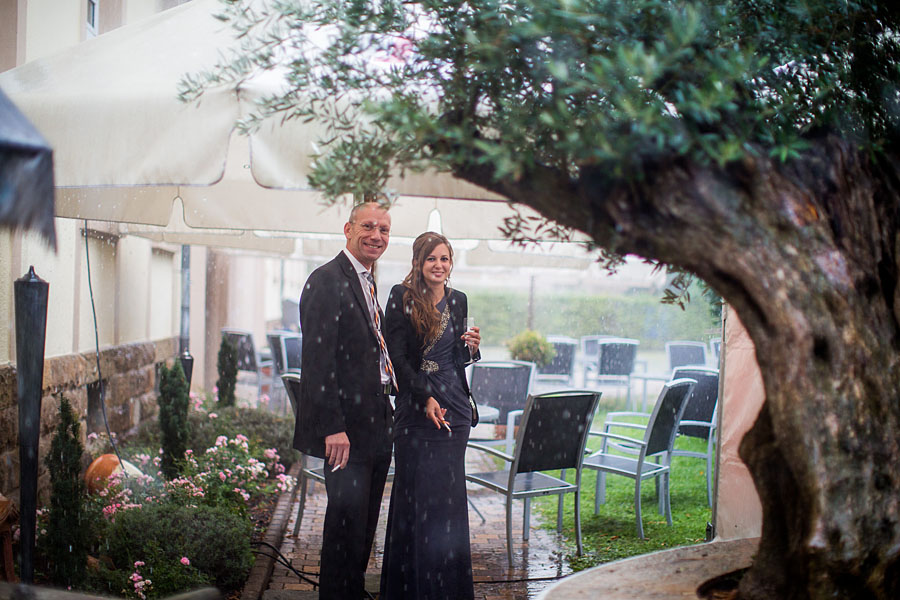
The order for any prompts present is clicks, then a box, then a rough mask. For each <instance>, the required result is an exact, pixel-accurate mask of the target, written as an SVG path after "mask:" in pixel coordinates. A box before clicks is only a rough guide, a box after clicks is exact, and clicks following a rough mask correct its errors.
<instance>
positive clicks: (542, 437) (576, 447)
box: [510, 391, 600, 477]
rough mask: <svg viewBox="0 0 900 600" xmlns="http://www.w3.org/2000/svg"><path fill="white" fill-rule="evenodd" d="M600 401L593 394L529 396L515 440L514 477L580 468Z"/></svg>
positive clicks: (570, 393)
mask: <svg viewBox="0 0 900 600" xmlns="http://www.w3.org/2000/svg"><path fill="white" fill-rule="evenodd" d="M599 401H600V392H591V391H562V392H550V393H547V394H540V395H538V396H529V397H528V401H527V402H526V403H525V411H524V412H523V414H522V420H521V421H520V424H519V433H518V435H517V436H516V454H515V457H514V458H513V464H512V466H511V468H510V471H511V473H513V475H511V476H512V477H514V476H515V475H514V474H515V473H530V472H533V471H551V470H555V469H575V468H578V467H579V466H580V465H581V461H582V460H583V459H584V448H585V444H586V443H587V437H588V432H589V431H590V428H591V421H593V419H594V412H595V411H596V410H597V403H598V402H599Z"/></svg>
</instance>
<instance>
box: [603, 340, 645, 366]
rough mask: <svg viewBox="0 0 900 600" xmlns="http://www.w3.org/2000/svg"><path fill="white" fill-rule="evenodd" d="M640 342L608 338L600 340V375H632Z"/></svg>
mask: <svg viewBox="0 0 900 600" xmlns="http://www.w3.org/2000/svg"><path fill="white" fill-rule="evenodd" d="M638 344H640V342H639V341H638V340H632V339H629V338H606V339H602V340H598V342H597V345H598V348H599V352H600V356H599V360H598V363H597V367H598V368H597V374H598V375H631V373H632V372H633V371H634V359H635V357H636V356H637V347H638Z"/></svg>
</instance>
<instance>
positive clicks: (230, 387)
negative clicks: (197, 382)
mask: <svg viewBox="0 0 900 600" xmlns="http://www.w3.org/2000/svg"><path fill="white" fill-rule="evenodd" d="M216 366H217V368H218V371H219V379H218V381H216V388H218V390H219V391H218V397H219V406H222V407H224V406H234V402H235V398H234V390H235V387H236V386H237V372H238V354H237V348H236V347H235V345H234V344H233V343H232V342H231V340H229V339H228V338H227V337H224V336H223V337H222V344H221V345H220V346H219V357H218V362H217V363H216Z"/></svg>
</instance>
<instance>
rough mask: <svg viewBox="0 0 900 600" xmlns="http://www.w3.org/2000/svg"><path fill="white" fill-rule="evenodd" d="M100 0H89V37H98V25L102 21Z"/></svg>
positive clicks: (86, 24)
mask: <svg viewBox="0 0 900 600" xmlns="http://www.w3.org/2000/svg"><path fill="white" fill-rule="evenodd" d="M99 3H100V0H87V15H86V21H85V27H86V32H87V37H89V38H92V37H94V36H96V35H97V24H98V22H99V20H100V18H99V17H100V7H99V6H98V4H99Z"/></svg>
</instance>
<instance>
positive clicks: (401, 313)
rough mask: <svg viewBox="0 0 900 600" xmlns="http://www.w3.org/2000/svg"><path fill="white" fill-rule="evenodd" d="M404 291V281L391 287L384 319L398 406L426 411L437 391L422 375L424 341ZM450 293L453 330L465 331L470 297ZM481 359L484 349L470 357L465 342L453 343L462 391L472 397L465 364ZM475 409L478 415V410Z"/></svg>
mask: <svg viewBox="0 0 900 600" xmlns="http://www.w3.org/2000/svg"><path fill="white" fill-rule="evenodd" d="M405 291H406V287H405V286H404V285H403V284H397V285H395V286H394V287H393V288H392V289H391V294H390V296H389V297H388V303H387V308H386V310H387V312H386V315H385V321H384V327H385V332H384V335H385V338H386V340H387V346H388V351H389V352H390V355H391V362H392V363H393V365H394V370H395V371H396V373H397V385H399V386H400V389H399V391H398V392H397V405H398V406H399V405H400V404H401V403H403V402H411V403H412V404H413V406H414V407H415V408H416V410H417V411H424V410H425V402H426V401H427V400H428V397H429V396H433V395H434V394H433V392H432V391H431V390H430V389H429V386H428V385H427V384H426V383H424V379H423V378H422V377H419V368H420V366H421V364H422V353H423V351H424V350H425V348H424V346H425V341H424V339H423V338H422V337H420V336H419V334H418V333H417V332H416V328H415V327H414V326H413V324H412V321H411V320H410V319H409V317H408V316H407V314H406V310H405V309H404V307H403V294H404V292H405ZM447 293H449V294H450V295H449V296H448V298H447V302H448V303H449V305H450V321H451V322H452V324H453V329H454V331H465V330H466V326H465V318H466V315H467V314H468V311H469V305H468V299H467V298H466V295H465V294H464V293H462V292H460V291H458V290H451V289H448V291H447ZM480 359H481V352H480V351H479V352H476V353H475V356H471V355H470V353H469V348H468V346H466V343H465V342H464V341H462V340H457V341H456V343H455V344H454V346H453V362H454V366H455V367H456V371H457V375H458V376H459V378H460V380H461V381H462V385H463V390H464V391H465V392H466V394H467V395H469V396H470V397H471V394H470V392H469V384H468V381H467V380H466V373H465V368H466V365H469V364H471V363H472V362H475V361H477V360H480ZM475 411H476V413H475V414H476V415H477V409H475ZM473 417H474V418H473V420H472V421H473V426H474V425H475V423H476V422H477V417H475V415H473Z"/></svg>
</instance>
